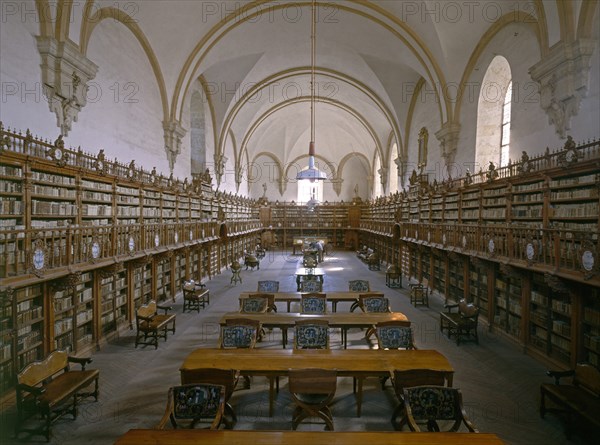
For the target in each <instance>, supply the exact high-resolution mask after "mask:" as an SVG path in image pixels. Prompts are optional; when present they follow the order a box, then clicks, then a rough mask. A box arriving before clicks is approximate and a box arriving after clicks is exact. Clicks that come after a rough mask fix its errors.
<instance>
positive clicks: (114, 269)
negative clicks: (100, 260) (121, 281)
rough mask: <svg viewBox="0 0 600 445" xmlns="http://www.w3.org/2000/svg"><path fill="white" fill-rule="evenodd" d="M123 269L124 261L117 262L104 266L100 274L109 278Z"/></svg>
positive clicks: (101, 276)
mask: <svg viewBox="0 0 600 445" xmlns="http://www.w3.org/2000/svg"><path fill="white" fill-rule="evenodd" d="M123 270H124V269H123V263H115V264H111V265H110V266H108V267H104V268H102V269H100V271H99V274H100V278H109V277H112V276H115V275H116V274H118V273H119V272H122V271H123Z"/></svg>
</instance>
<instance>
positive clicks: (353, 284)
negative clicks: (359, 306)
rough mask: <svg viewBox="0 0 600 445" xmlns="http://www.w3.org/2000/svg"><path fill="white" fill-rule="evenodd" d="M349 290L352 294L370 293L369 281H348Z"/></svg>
mask: <svg viewBox="0 0 600 445" xmlns="http://www.w3.org/2000/svg"><path fill="white" fill-rule="evenodd" d="M348 290H349V291H350V292H370V291H371V287H370V286H369V280H350V281H348Z"/></svg>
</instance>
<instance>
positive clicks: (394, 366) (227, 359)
mask: <svg viewBox="0 0 600 445" xmlns="http://www.w3.org/2000/svg"><path fill="white" fill-rule="evenodd" d="M199 368H221V369H232V368H233V369H236V370H238V371H240V372H241V373H242V374H244V375H259V376H265V377H268V378H269V415H270V416H272V415H273V403H274V399H275V397H274V396H275V392H274V384H275V380H276V378H277V377H279V376H285V375H287V374H288V371H289V369H290V368H296V369H297V368H322V369H336V370H337V372H338V375H339V376H351V377H355V378H356V379H357V381H358V390H357V391H356V403H357V413H358V416H360V409H361V405H362V381H363V379H364V378H366V377H371V376H375V377H386V376H388V375H390V373H391V372H392V371H393V370H410V369H435V370H438V371H442V372H444V373H445V375H446V380H447V381H448V385H449V386H452V377H453V375H454V368H453V367H452V365H450V362H448V359H447V358H446V357H444V356H443V355H442V354H440V353H439V352H438V351H435V350H429V349H417V350H409V351H404V350H389V351H388V350H378V349H296V350H294V349H266V348H264V349H263V348H259V349H213V348H201V349H196V350H195V351H193V352H192V353H190V355H188V356H187V358H186V359H185V361H184V362H183V365H182V366H181V368H180V370H179V371H180V373H181V382H182V383H191V382H193V374H194V369H199Z"/></svg>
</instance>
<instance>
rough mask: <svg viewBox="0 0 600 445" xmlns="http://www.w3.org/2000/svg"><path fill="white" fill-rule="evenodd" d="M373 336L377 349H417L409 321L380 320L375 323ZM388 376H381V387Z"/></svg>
mask: <svg viewBox="0 0 600 445" xmlns="http://www.w3.org/2000/svg"><path fill="white" fill-rule="evenodd" d="M375 336H376V337H377V347H378V348H379V349H417V347H416V346H415V343H414V340H413V331H412V328H411V327H410V322H409V321H401V320H397V321H396V320H392V321H381V322H379V323H377V324H376V325H375ZM388 378H389V377H382V378H381V389H383V388H384V387H385V382H387V379H388Z"/></svg>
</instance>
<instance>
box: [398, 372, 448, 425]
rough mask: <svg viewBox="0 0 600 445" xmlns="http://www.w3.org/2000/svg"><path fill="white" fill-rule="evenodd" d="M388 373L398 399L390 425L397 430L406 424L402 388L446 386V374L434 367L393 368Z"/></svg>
mask: <svg viewBox="0 0 600 445" xmlns="http://www.w3.org/2000/svg"><path fill="white" fill-rule="evenodd" d="M390 375H391V378H392V385H393V387H394V392H395V393H396V397H398V400H399V401H400V403H399V404H398V406H397V407H396V409H394V412H393V414H392V426H393V427H394V429H396V430H397V431H400V430H402V427H403V426H404V425H405V424H406V415H405V412H404V388H411V387H413V386H423V385H436V386H447V384H446V383H447V381H446V374H445V373H444V372H443V371H437V370H434V369H408V370H403V371H399V370H394V371H392V372H391V373H390Z"/></svg>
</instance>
